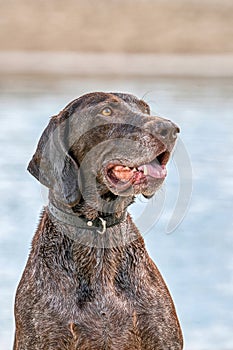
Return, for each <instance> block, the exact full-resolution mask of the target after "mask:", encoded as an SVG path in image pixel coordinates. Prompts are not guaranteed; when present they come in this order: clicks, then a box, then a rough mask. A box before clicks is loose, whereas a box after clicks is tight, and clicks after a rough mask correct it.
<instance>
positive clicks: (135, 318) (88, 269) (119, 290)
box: [14, 93, 183, 350]
mask: <svg viewBox="0 0 233 350" xmlns="http://www.w3.org/2000/svg"><path fill="white" fill-rule="evenodd" d="M119 96H120V95H119ZM119 96H114V95H110V96H109V95H108V94H98V93H97V94H96V95H95V94H90V95H86V97H85V96H84V97H82V98H81V99H78V100H76V101H73V102H72V103H71V104H69V105H68V106H67V107H66V108H65V109H64V110H63V111H62V112H61V113H60V115H58V116H55V117H53V118H52V120H51V121H50V124H49V126H48V127H47V129H46V131H45V132H44V134H43V135H42V138H41V139H40V142H39V144H38V148H37V151H36V153H35V155H34V157H33V159H32V161H31V163H30V164H31V165H30V168H29V170H30V172H31V173H32V174H33V175H34V176H35V177H36V178H37V179H39V180H40V181H41V182H42V183H44V184H45V185H46V186H47V187H49V188H50V200H51V201H52V202H53V203H54V204H56V205H60V208H62V209H64V210H68V209H67V208H69V210H71V209H72V211H73V212H74V213H79V214H80V213H81V214H84V213H85V215H86V216H87V217H88V218H90V219H93V218H94V217H96V216H97V215H98V214H99V213H98V212H97V210H96V206H95V205H94V204H93V207H92V206H90V204H87V203H86V202H85V200H84V199H83V198H82V196H81V195H80V193H78V192H77V189H76V188H75V191H76V193H75V194H73V192H72V191H73V190H72V188H73V187H72V186H73V183H71V184H70V185H69V186H71V188H70V187H69V188H67V183H66V184H64V183H63V182H65V181H67V179H68V178H70V177H72V176H73V175H74V174H75V172H74V169H72V167H76V166H77V167H78V162H80V158H82V156H83V155H84V154H85V145H86V143H85V140H83V139H82V142H83V143H82V145H81V146H80V147H79V149H78V145H77V143H76V144H74V146H73V149H72V150H71V151H70V153H69V156H68V160H66V161H68V164H70V167H69V169H68V171H67V173H65V172H63V175H62V179H61V177H60V178H59V179H56V176H55V175H54V173H52V170H51V168H49V165H47V163H46V167H45V168H44V169H42V170H41V174H39V170H40V169H38V166H36V165H38V163H40V164H42V163H41V159H42V157H45V158H46V157H49V154H48V153H45V152H44V151H43V147H44V144H45V143H46V142H47V140H48V136H49V135H50V133H52V131H53V130H54V129H55V125H60V124H61V123H62V122H63V121H64V120H67V119H68V118H69V117H70V116H72V115H73V114H74V113H75V111H77V110H79V111H82V110H83V109H85V108H86V106H87V105H88V104H89V105H90V101H91V105H97V104H98V103H101V101H102V100H103V101H105V100H106V98H109V99H110V100H111V99H114V98H115V99H120V98H122V97H119ZM124 101H125V102H126V103H129V104H130V108H131V109H132V113H135V111H134V108H132V105H133V103H134V104H135V106H138V108H139V109H140V111H141V113H143V115H144V114H145V113H146V114H148V108H149V107H148V106H147V105H146V104H145V103H144V102H143V101H140V100H137V99H136V98H135V97H133V96H131V95H125V98H124ZM61 133H62V135H63V136H62V137H63V140H64V135H65V134H66V133H68V134H69V132H68V129H67V126H66V128H63V129H62V131H61ZM61 133H60V134H59V135H61ZM66 136H67V134H66ZM89 137H90V134H89ZM54 142H55V141H54ZM59 142H60V141H59ZM79 142H80V140H79ZM57 147H58V146H57ZM59 147H61V148H62V147H64V143H63V146H60V143H59ZM66 147H68V148H69V145H66ZM49 149H50V150H51V149H53V147H52V146H50V147H49ZM56 151H57V150H56ZM135 152H136V150H135ZM69 157H71V159H69ZM48 160H49V159H48ZM74 160H75V164H73V161H74ZM48 164H50V163H48ZM41 166H43V164H42V165H41ZM56 166H57V165H55V167H56ZM57 169H58V170H57V171H58V172H59V171H60V169H59V167H58V166H57ZM53 172H54V168H53ZM99 176H100V179H99V181H100V187H99V190H100V191H102V192H101V194H102V195H103V196H105V197H106V198H108V201H109V202H111V200H113V199H114V200H115V199H116V195H115V194H113V193H112V192H109V191H107V188H106V184H103V183H102V182H101V181H102V178H101V174H100V175H99ZM54 178H55V180H54ZM55 181H56V183H55ZM59 181H60V183H59V185H57V182H59ZM56 186H57V187H56ZM56 188H59V189H60V192H59V191H57V192H56ZM90 192H91V190H90ZM58 193H59V195H60V197H59V198H58V196H59V195H58ZM90 195H91V193H90ZM133 199H134V196H133V195H131V196H125V197H122V198H120V199H119V201H118V202H117V204H116V208H115V211H114V215H116V217H117V216H119V214H120V213H121V212H122V211H124V210H126V208H127V206H128V205H129V204H131V203H132V202H133ZM93 201H95V197H94V195H93ZM103 211H104V209H103ZM101 214H103V212H102V213H101ZM69 230H70V227H69V225H65V224H63V223H61V222H58V221H57V220H55V219H53V218H52V217H51V215H50V214H49V213H48V209H47V208H45V209H44V210H43V212H42V215H41V220H40V224H39V226H38V229H37V231H36V234H35V236H34V238H33V242H32V249H31V252H30V256H29V259H28V262H27V265H26V268H25V270H24V273H23V276H22V279H21V281H20V284H19V286H18V289H17V295H16V301H15V317H16V334H15V343H14V350H42V349H43V350H45V349H46V350H47V349H48V350H90V349H92V350H107V349H109V350H139V349H140V350H152V349H153V350H181V349H182V348H183V340H182V333H181V329H180V325H179V322H178V319H177V316H176V311H175V307H174V304H173V301H172V298H171V296H170V294H169V291H168V289H167V287H166V285H165V283H164V281H163V278H162V276H161V275H160V273H159V271H158V269H157V267H156V266H155V264H154V263H153V261H152V260H151V259H150V257H149V256H148V253H147V251H146V248H145V245H144V241H143V238H142V237H141V235H140V233H139V231H138V230H137V228H136V227H135V225H134V223H133V222H132V220H131V217H130V216H129V214H127V215H126V218H125V219H124V220H123V221H122V222H121V223H119V224H118V225H115V226H113V227H110V228H108V229H107V231H106V232H105V234H104V235H102V236H101V237H100V236H98V235H96V234H95V233H93V235H92V239H93V242H95V240H96V242H97V241H98V244H92V245H86V244H84V243H83V242H82V241H79V240H74V239H72V238H70V235H69V234H67V232H68V231H69ZM79 230H81V229H79ZM79 230H78V231H77V232H76V233H78V234H79V233H80V235H81V234H84V235H85V234H86V235H88V234H89V232H88V231H86V232H83V230H82V232H81V231H79ZM119 237H120V239H119V241H117V240H118V238H119ZM127 237H130V239H127ZM132 237H133V239H132ZM101 241H103V242H105V243H106V241H108V242H109V244H108V247H102V246H101ZM115 243H116V244H115Z"/></svg>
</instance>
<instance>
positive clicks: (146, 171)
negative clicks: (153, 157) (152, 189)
mask: <svg viewBox="0 0 233 350" xmlns="http://www.w3.org/2000/svg"><path fill="white" fill-rule="evenodd" d="M143 173H144V175H148V169H147V166H146V165H144V166H143Z"/></svg>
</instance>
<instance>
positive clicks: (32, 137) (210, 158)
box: [0, 75, 233, 350]
mask: <svg viewBox="0 0 233 350" xmlns="http://www.w3.org/2000/svg"><path fill="white" fill-rule="evenodd" d="M95 90H99V91H124V92H131V93H134V94H136V95H137V96H139V97H144V99H145V100H146V101H147V102H149V104H150V105H151V107H152V112H153V113H155V114H158V115H161V116H166V117H167V118H169V119H172V120H174V121H175V122H176V123H177V124H178V125H179V126H180V128H181V135H180V137H181V139H182V141H183V143H184V145H185V148H186V150H187V152H188V154H189V157H190V162H191V165H192V171H193V173H192V179H190V181H191V180H192V182H193V192H192V197H191V201H190V204H189V208H188V211H187V213H186V216H185V218H184V219H183V221H182V222H181V223H180V225H179V226H178V227H177V228H176V230H175V231H173V232H172V233H170V234H167V233H166V227H167V224H168V222H169V219H170V217H171V214H172V212H173V209H174V205H175V201H176V199H177V195H178V192H179V190H180V186H182V181H181V180H180V179H179V176H178V172H177V169H176V164H175V162H174V161H171V162H170V165H169V168H168V171H169V174H168V177H167V180H166V186H165V187H164V189H163V190H162V191H163V193H165V194H166V198H165V202H164V205H163V208H162V209H163V210H160V209H161V207H160V208H159V207H158V206H157V204H156V203H157V202H156V198H155V199H153V203H155V206H154V217H155V218H157V220H154V225H153V226H152V227H151V228H150V230H149V231H148V230H147V232H143V234H144V237H145V240H146V245H147V248H148V250H149V252H150V254H151V256H152V258H153V260H154V261H155V262H156V264H157V265H158V267H159V268H160V270H161V272H162V274H163V276H164V278H165V280H166V281H167V283H168V285H169V288H170V291H171V293H172V295H173V297H174V300H175V304H176V307H177V311H178V314H179V318H180V321H181V324H182V328H183V332H184V337H185V343H186V347H185V348H186V349H188V350H209V349H211V350H232V349H233V335H232V334H233V333H232V329H233V314H232V302H233V256H232V249H233V234H232V202H233V201H232V200H233V176H232V175H233V166H232V164H233V156H232V149H233V138H232V129H233V118H232V110H233V81H232V80H231V79H182V78H172V79H169V78H166V79H164V78H156V79H155V78H154V79H143V78H140V79H139V78H131V79H126V80H124V79H110V78H109V79H107V78H106V79H98V78H96V79H92V78H75V77H70V76H67V77H65V76H63V77H56V76H43V77H39V76H30V75H28V76H7V75H6V76H5V77H4V78H2V79H1V84H0V93H1V94H0V121H1V124H0V125H1V132H0V149H1V161H0V168H1V173H0V191H1V202H0V217H1V230H0V268H1V269H0V349H2V350H8V349H11V346H12V341H13V332H14V322H13V304H14V294H15V290H16V286H17V283H18V282H19V278H20V276H21V273H22V271H23V268H24V265H25V262H26V259H27V256H28V253H29V249H30V242H31V239H32V236H33V233H34V231H35V229H36V227H37V223H38V220H39V214H40V211H41V208H42V206H43V205H44V204H45V200H44V191H43V189H42V188H41V186H40V185H39V183H37V181H36V180H35V179H34V178H32V177H31V176H30V174H29V173H27V172H26V166H27V163H28V161H29V160H30V157H31V156H32V154H33V152H34V150H35V147H36V144H37V140H38V138H39V135H40V134H41V132H42V130H43V128H44V127H45V126H46V124H47V122H48V120H49V116H51V115H54V114H56V113H57V112H59V110H60V109H62V108H63V107H64V106H65V105H66V104H67V103H68V102H69V101H70V100H72V99H73V98H76V97H77V96H79V95H81V94H83V93H86V92H89V91H95ZM188 165H189V164H187V161H186V164H185V163H184V164H183V166H184V167H185V166H188ZM146 205H147V204H146V202H145V200H142V199H139V200H138V201H137V202H136V204H134V205H133V207H132V209H131V212H132V213H133V216H134V218H135V219H138V218H140V216H141V213H142V211H143V210H144V209H145V207H146ZM152 208H153V204H152ZM158 209H159V210H160V211H161V213H160V215H158V212H156V211H157V210H158ZM150 210H151V208H150ZM152 212H153V210H152ZM142 218H143V217H142ZM155 221H157V222H155ZM138 223H139V226H140V220H138Z"/></svg>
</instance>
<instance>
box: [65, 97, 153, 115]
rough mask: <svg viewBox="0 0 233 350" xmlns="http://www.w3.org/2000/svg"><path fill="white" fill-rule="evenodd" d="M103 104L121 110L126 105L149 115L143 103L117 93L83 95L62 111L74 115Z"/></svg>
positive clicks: (148, 109) (135, 98) (148, 110)
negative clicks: (111, 105)
mask: <svg viewBox="0 0 233 350" xmlns="http://www.w3.org/2000/svg"><path fill="white" fill-rule="evenodd" d="M103 103H106V104H108V103H109V104H115V105H116V106H117V105H118V106H121V107H122V108H124V106H126V105H127V107H131V108H132V109H135V108H136V109H139V110H140V111H141V112H142V113H146V114H150V108H149V106H148V104H147V103H146V102H145V101H143V100H140V99H138V98H137V97H136V96H134V95H132V94H126V93H118V92H112V93H105V92H93V93H89V94H85V95H83V96H81V97H79V98H78V99H76V100H73V101H72V102H70V103H69V104H68V105H67V106H66V107H65V108H64V110H66V111H68V110H69V112H70V113H74V112H76V111H77V110H84V109H87V108H90V107H92V106H93V107H94V106H98V105H101V104H103Z"/></svg>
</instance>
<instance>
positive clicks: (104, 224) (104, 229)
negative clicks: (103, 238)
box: [97, 217, 107, 235]
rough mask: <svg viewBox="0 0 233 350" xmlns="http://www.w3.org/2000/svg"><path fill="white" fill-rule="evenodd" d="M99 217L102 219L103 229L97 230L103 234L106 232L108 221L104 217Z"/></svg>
mask: <svg viewBox="0 0 233 350" xmlns="http://www.w3.org/2000/svg"><path fill="white" fill-rule="evenodd" d="M99 219H100V221H101V224H102V228H103V229H102V231H99V230H97V232H98V233H100V234H101V235H103V234H104V233H105V231H106V224H107V221H105V220H104V219H102V218H100V217H99Z"/></svg>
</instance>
